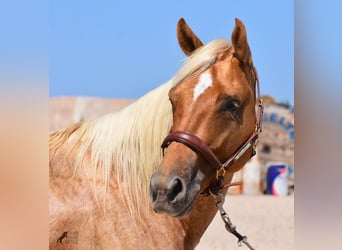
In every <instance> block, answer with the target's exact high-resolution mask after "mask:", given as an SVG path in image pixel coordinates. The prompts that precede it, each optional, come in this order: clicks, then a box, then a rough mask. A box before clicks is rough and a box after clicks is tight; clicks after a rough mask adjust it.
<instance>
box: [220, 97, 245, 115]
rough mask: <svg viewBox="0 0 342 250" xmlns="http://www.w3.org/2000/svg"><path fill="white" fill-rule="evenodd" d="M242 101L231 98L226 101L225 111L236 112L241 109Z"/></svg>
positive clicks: (223, 107)
mask: <svg viewBox="0 0 342 250" xmlns="http://www.w3.org/2000/svg"><path fill="white" fill-rule="evenodd" d="M240 105H241V104H240V101H239V100H237V99H232V98H229V99H227V100H225V101H224V103H223V105H222V109H223V111H228V112H236V111H238V109H239V108H240Z"/></svg>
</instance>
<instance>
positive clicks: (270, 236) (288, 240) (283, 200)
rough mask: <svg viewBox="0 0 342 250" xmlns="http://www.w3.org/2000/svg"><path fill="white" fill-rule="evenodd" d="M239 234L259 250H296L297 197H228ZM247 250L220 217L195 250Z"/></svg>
mask: <svg viewBox="0 0 342 250" xmlns="http://www.w3.org/2000/svg"><path fill="white" fill-rule="evenodd" d="M224 208H225V210H226V211H227V212H228V214H229V216H230V219H231V221H232V223H233V224H234V225H235V226H236V228H237V231H238V232H239V233H240V234H242V235H246V236H247V237H248V241H249V243H250V244H251V245H252V246H253V247H254V248H255V249H258V250H271V249H272V250H290V249H291V250H292V249H294V196H293V195H291V196H286V197H276V196H269V195H259V196H246V195H229V196H227V197H226V201H225V204H224ZM208 249H226V250H234V249H237V250H247V249H248V247H247V246H242V247H238V246H237V238H236V237H235V236H234V235H232V234H230V233H228V232H227V231H226V229H225V227H224V223H223V221H222V219H221V217H220V215H219V214H217V215H216V217H215V218H214V220H213V221H212V222H211V224H210V225H209V227H208V229H207V231H206V232H205V234H204V235H203V237H202V239H201V241H200V243H199V245H198V246H197V248H196V250H208Z"/></svg>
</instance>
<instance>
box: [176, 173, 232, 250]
mask: <svg viewBox="0 0 342 250" xmlns="http://www.w3.org/2000/svg"><path fill="white" fill-rule="evenodd" d="M232 177H233V176H227V175H226V176H225V180H226V183H230V182H231V179H232ZM222 193H223V194H224V195H226V193H227V189H225V190H222ZM216 213H217V208H216V206H215V200H214V198H213V197H212V196H211V195H209V196H202V195H199V196H198V197H197V199H196V203H195V205H194V208H193V209H192V212H191V213H190V215H189V216H187V217H184V218H181V219H180V222H181V224H182V226H183V229H184V232H185V242H184V245H185V246H187V247H186V249H193V248H195V246H196V245H197V244H198V243H199V241H200V239H201V237H202V235H203V234H204V232H205V230H206V229H207V228H208V226H209V224H210V223H211V221H212V220H213V219H214V217H215V215H216Z"/></svg>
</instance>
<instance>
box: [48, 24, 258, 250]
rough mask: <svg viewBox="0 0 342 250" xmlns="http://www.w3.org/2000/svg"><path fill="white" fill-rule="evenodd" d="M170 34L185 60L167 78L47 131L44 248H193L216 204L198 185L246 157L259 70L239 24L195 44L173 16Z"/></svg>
mask: <svg viewBox="0 0 342 250" xmlns="http://www.w3.org/2000/svg"><path fill="white" fill-rule="evenodd" d="M177 36H178V41H179V44H180V47H181V48H182V50H183V51H184V52H185V54H186V55H187V56H188V59H187V61H186V62H185V64H184V65H183V66H182V67H181V69H180V70H179V71H178V73H177V74H176V75H175V76H174V77H173V78H172V79H171V80H170V81H168V82H167V83H165V84H164V85H161V86H160V87H159V88H157V89H155V90H153V91H151V92H150V93H148V94H147V95H145V96H144V97H142V98H140V99H139V100H137V101H136V102H135V103H133V104H131V105H129V106H127V107H126V108H124V109H123V110H121V111H119V112H116V113H111V114H107V115H105V116H103V117H101V118H98V119H96V120H94V121H91V122H84V123H77V124H74V125H72V126H70V127H67V128H65V129H62V130H60V131H57V132H54V133H53V134H51V136H50V148H49V152H50V169H49V174H50V186H49V187H50V200H49V209H50V248H51V249H194V248H195V246H196V245H197V244H198V242H199V241H200V238H201V236H202V234H203V233H204V231H205V230H206V228H207V227H208V225H209V223H210V222H211V221H212V219H213V217H214V215H215V214H216V212H217V208H216V207H215V204H214V203H215V202H214V195H213V196H211V195H201V193H206V192H208V190H209V191H210V192H215V191H214V188H212V187H213V183H216V184H217V182H218V180H217V179H220V180H222V179H223V178H224V181H225V184H227V183H230V181H231V179H232V176H233V173H234V172H236V171H238V170H239V169H241V168H242V167H243V166H244V164H245V163H246V162H247V161H248V160H249V159H250V157H251V155H252V153H253V147H249V146H251V145H252V146H254V143H255V141H256V138H257V133H256V132H255V131H257V132H258V130H259V129H255V128H256V124H258V122H257V121H258V119H257V118H256V110H255V103H256V94H257V93H256V92H257V89H256V82H257V76H256V71H255V69H254V66H253V63H252V56H251V52H250V49H249V46H248V43H247V34H246V30H245V27H244V24H243V23H242V22H241V21H240V20H238V19H236V20H235V27H234V30H233V32H232V42H229V41H227V40H224V39H218V40H214V41H212V42H210V43H208V44H206V45H203V44H202V42H201V41H200V39H199V38H198V37H197V36H196V35H195V34H194V33H193V31H192V30H191V29H190V28H189V26H188V25H187V24H186V22H185V21H184V19H180V20H179V22H178V26H177ZM257 127H258V126H257ZM166 136H167V137H166ZM165 137H166V139H165V140H164V143H163V148H164V154H163V152H162V150H161V148H160V146H161V144H162V142H163V139H164V138H165ZM228 158H230V159H231V160H230V161H228V162H226V163H224V164H223V167H221V166H222V164H220V162H224V161H226V160H227V159H228ZM215 164H216V165H215ZM217 164H218V166H217ZM213 167H216V169H215V168H213ZM216 184H215V185H216ZM222 185H223V184H222V183H220V186H219V188H221V192H223V194H225V193H226V189H225V188H224V187H222ZM216 187H217V185H216ZM150 200H151V201H152V202H151V201H150ZM62 238H63V240H62Z"/></svg>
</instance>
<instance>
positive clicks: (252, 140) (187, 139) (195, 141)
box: [161, 66, 263, 194]
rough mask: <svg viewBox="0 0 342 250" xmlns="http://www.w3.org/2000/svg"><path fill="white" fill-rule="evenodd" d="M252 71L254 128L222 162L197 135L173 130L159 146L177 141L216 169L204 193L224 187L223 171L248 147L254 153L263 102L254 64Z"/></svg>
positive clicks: (260, 129)
mask: <svg viewBox="0 0 342 250" xmlns="http://www.w3.org/2000/svg"><path fill="white" fill-rule="evenodd" d="M252 71H253V73H254V76H255V82H256V89H257V93H256V94H257V99H258V110H257V115H256V123H255V130H254V131H253V133H252V134H251V136H250V137H249V138H248V139H247V140H246V141H245V143H244V144H242V145H241V146H240V147H239V148H238V149H237V150H236V151H235V153H233V154H232V155H231V156H230V157H229V158H228V159H227V160H226V161H225V162H224V163H222V162H221V161H220V160H219V159H218V158H217V156H216V155H215V154H214V152H213V151H212V150H211V149H210V148H209V147H208V146H207V145H206V144H205V142H203V141H202V140H201V139H200V138H198V137H197V136H195V135H193V134H191V133H188V132H181V131H175V132H170V133H169V134H168V135H167V136H166V137H165V139H164V141H163V143H162V145H161V147H162V149H163V152H164V150H165V148H167V147H168V146H169V145H170V144H171V143H172V142H174V141H175V142H179V143H182V144H184V145H185V146H187V147H188V148H190V149H191V150H192V151H194V152H195V153H196V154H198V155H199V156H201V157H202V158H203V159H205V160H206V161H207V162H208V163H209V164H210V165H211V166H212V167H214V168H215V169H216V179H217V181H216V182H215V183H213V184H212V185H211V186H210V187H209V188H208V190H207V191H206V192H205V194H209V192H213V193H217V192H218V190H220V189H222V188H224V186H223V178H224V174H225V172H226V171H227V170H228V169H229V168H230V167H231V166H232V165H233V164H234V163H235V162H236V161H237V160H238V159H239V158H240V157H241V156H242V155H244V153H245V152H246V151H247V150H248V149H249V148H250V147H252V148H253V151H252V155H251V156H250V158H252V157H253V156H254V155H255V153H256V152H255V148H256V145H257V143H258V137H259V134H260V132H261V131H262V114H263V104H262V99H261V98H260V87H259V79H258V74H257V71H256V69H255V67H254V66H252Z"/></svg>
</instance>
